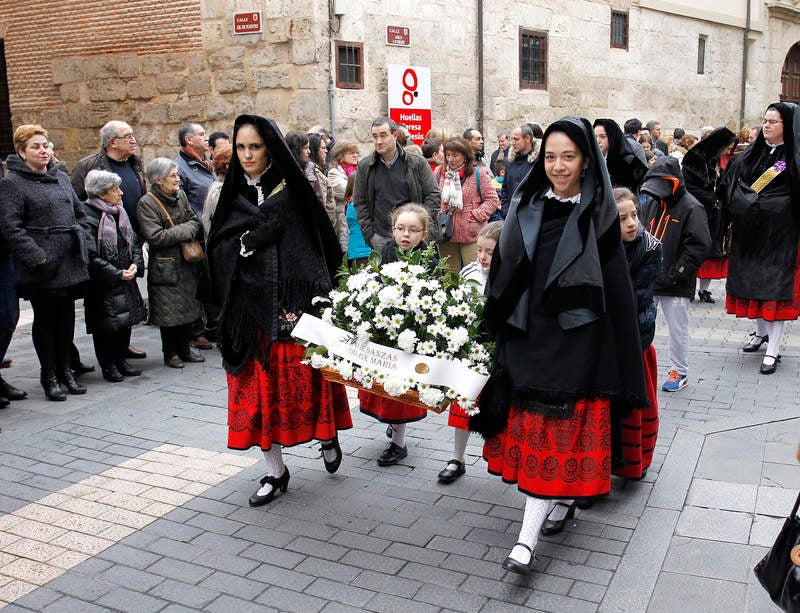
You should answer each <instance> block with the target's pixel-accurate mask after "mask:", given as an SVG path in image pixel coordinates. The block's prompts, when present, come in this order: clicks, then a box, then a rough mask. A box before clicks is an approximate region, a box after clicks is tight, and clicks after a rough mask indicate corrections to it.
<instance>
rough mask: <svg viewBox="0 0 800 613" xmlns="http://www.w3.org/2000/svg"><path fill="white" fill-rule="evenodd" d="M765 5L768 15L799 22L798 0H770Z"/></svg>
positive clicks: (799, 4)
mask: <svg viewBox="0 0 800 613" xmlns="http://www.w3.org/2000/svg"><path fill="white" fill-rule="evenodd" d="M765 6H766V7H767V11H768V12H769V16H770V17H777V18H778V19H783V20H785V21H791V22H792V23H800V0H772V1H770V2H766V3H765Z"/></svg>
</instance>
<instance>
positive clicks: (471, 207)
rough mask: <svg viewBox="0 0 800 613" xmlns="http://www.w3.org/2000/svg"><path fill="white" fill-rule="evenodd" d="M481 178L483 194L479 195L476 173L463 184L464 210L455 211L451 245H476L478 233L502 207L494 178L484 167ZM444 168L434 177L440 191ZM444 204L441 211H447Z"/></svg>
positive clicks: (438, 170)
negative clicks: (493, 184) (493, 185)
mask: <svg viewBox="0 0 800 613" xmlns="http://www.w3.org/2000/svg"><path fill="white" fill-rule="evenodd" d="M479 168H480V176H481V193H480V196H479V195H478V185H477V183H476V182H475V171H474V170H473V171H472V175H470V176H469V177H467V178H466V179H465V180H464V182H463V183H462V184H461V200H462V201H463V202H464V208H463V209H461V210H460V211H458V210H454V211H453V238H451V239H450V242H451V243H474V242H475V241H476V240H477V239H478V232H480V229H481V228H482V227H483V226H485V225H486V222H487V221H488V220H489V217H491V216H492V213H494V212H495V210H497V207H498V206H500V199H499V198H498V197H497V190H496V189H495V188H494V187H492V178H491V176H490V175H489V171H488V170H487V169H486V167H484V166H479ZM441 170H442V167H441V166H440V167H439V168H437V169H436V172H435V173H434V177H435V178H436V182H437V183H438V184H439V189H440V190H441V189H442V185H444V174H443V173H442V172H441ZM445 208H446V207H445V205H444V203H442V207H441V211H444V210H445Z"/></svg>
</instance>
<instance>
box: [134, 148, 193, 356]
mask: <svg viewBox="0 0 800 613" xmlns="http://www.w3.org/2000/svg"><path fill="white" fill-rule="evenodd" d="M147 182H148V183H149V184H150V185H151V189H150V191H149V192H147V193H146V194H145V195H144V196H142V198H141V199H140V200H139V205H138V206H137V209H136V214H137V217H138V218H139V231H140V234H141V238H142V241H146V242H147V244H148V245H149V249H150V264H149V273H148V275H147V292H148V295H149V305H150V322H151V323H153V324H155V325H157V326H160V327H161V349H162V351H163V353H164V364H166V365H167V366H169V367H170V368H183V364H184V362H204V361H205V358H203V357H202V356H200V355H197V354H196V353H193V352H192V350H191V348H190V347H189V343H190V341H191V340H192V339H191V336H192V329H191V328H192V322H194V321H195V320H197V318H198V317H200V302H199V301H198V300H197V298H196V297H195V296H196V294H197V284H198V281H199V279H200V270H201V268H200V267H201V263H200V262H187V261H186V260H185V259H184V258H183V254H182V251H181V243H184V242H189V241H194V240H198V239H200V238H201V237H202V235H203V229H202V227H201V225H200V220H198V219H197V215H195V214H194V211H192V209H191V208H190V207H189V201H188V200H187V199H186V194H184V193H183V191H182V190H181V189H180V177H179V175H178V167H177V166H176V165H175V162H173V161H172V160H168V159H167V158H156V159H154V160H153V161H152V162H150V163H149V164H148V165H147Z"/></svg>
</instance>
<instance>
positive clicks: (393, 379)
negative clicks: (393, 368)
mask: <svg viewBox="0 0 800 613" xmlns="http://www.w3.org/2000/svg"><path fill="white" fill-rule="evenodd" d="M382 385H383V390H384V391H385V392H386V393H387V394H389V395H390V396H402V395H403V394H405V393H406V392H407V391H408V384H407V383H406V380H405V379H403V377H398V376H397V375H390V376H388V377H386V378H385V379H384V380H383V382H382Z"/></svg>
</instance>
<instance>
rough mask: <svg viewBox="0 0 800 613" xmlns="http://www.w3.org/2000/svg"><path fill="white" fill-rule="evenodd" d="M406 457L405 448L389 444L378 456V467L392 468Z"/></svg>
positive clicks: (406, 449) (406, 451) (406, 448)
mask: <svg viewBox="0 0 800 613" xmlns="http://www.w3.org/2000/svg"><path fill="white" fill-rule="evenodd" d="M407 455H408V447H407V446H405V445H403V446H402V447H399V446H397V445H395V444H394V443H389V446H388V447H387V448H386V449H384V451H383V453H382V454H381V455H379V456H378V466H393V465H394V464H397V463H398V462H399V461H400V460H402V459H403V458H405V457H406V456H407Z"/></svg>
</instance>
